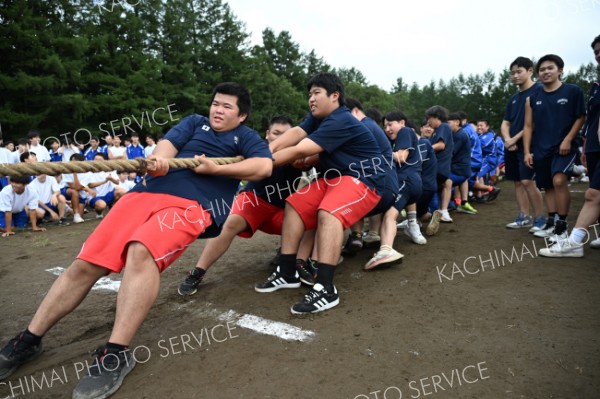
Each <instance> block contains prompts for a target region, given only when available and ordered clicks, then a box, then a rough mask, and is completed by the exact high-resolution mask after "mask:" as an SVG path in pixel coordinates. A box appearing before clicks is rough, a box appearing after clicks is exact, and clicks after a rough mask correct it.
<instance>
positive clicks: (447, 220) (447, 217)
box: [440, 212, 454, 223]
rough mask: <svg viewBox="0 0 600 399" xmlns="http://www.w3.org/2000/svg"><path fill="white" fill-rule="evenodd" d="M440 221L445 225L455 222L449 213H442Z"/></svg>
mask: <svg viewBox="0 0 600 399" xmlns="http://www.w3.org/2000/svg"><path fill="white" fill-rule="evenodd" d="M440 221H441V222H443V223H452V222H454V220H452V218H451V217H450V215H449V214H448V213H444V212H442V217H441V218H440Z"/></svg>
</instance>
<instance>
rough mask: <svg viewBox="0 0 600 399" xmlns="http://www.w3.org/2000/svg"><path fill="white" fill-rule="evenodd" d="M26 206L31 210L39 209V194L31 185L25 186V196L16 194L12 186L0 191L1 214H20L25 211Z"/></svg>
mask: <svg viewBox="0 0 600 399" xmlns="http://www.w3.org/2000/svg"><path fill="white" fill-rule="evenodd" d="M26 206H27V207H29V209H30V210H33V209H37V208H38V196H37V192H36V191H35V190H34V189H32V188H31V187H29V185H27V186H25V191H23V194H17V193H15V192H14V191H13V188H12V186H11V185H8V186H6V187H4V188H3V189H2V191H0V212H12V213H19V212H21V211H24V210H25V207H26Z"/></svg>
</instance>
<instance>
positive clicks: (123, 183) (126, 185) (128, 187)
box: [119, 180, 135, 191]
mask: <svg viewBox="0 0 600 399" xmlns="http://www.w3.org/2000/svg"><path fill="white" fill-rule="evenodd" d="M119 187H123V188H124V189H125V190H127V191H129V190H131V189H132V188H133V187H135V182H134V181H131V180H125V181H121V180H119Z"/></svg>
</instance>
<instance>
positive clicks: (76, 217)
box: [73, 213, 85, 223]
mask: <svg viewBox="0 0 600 399" xmlns="http://www.w3.org/2000/svg"><path fill="white" fill-rule="evenodd" d="M83 222H85V220H83V218H82V217H81V215H80V214H78V213H76V214H74V215H73V223H83Z"/></svg>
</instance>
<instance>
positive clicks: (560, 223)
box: [554, 219, 567, 234]
mask: <svg viewBox="0 0 600 399" xmlns="http://www.w3.org/2000/svg"><path fill="white" fill-rule="evenodd" d="M565 231H567V221H566V220H560V219H559V220H557V221H556V224H555V225H554V234H562V233H564V232H565Z"/></svg>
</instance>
